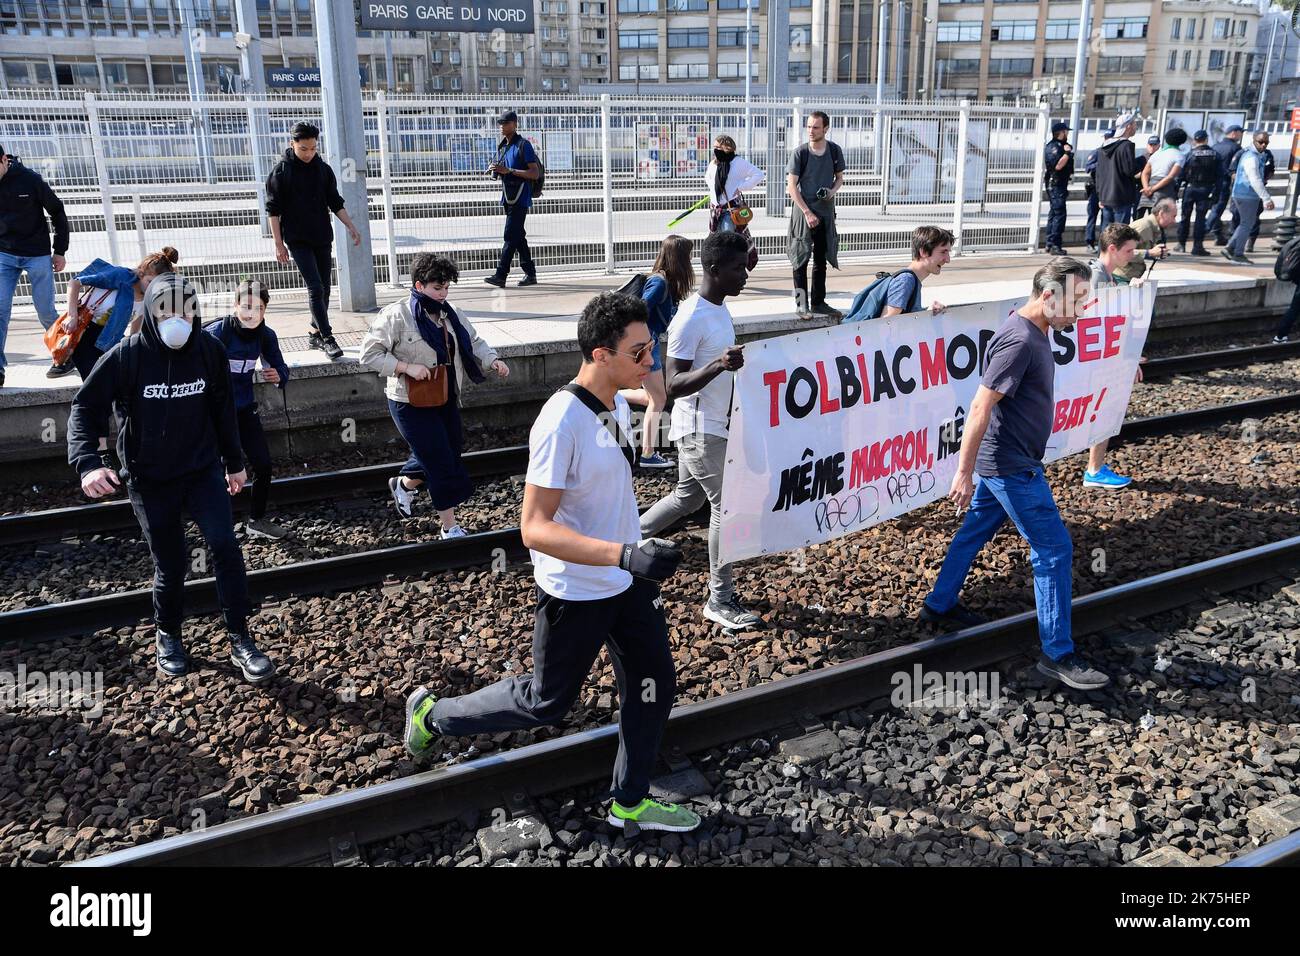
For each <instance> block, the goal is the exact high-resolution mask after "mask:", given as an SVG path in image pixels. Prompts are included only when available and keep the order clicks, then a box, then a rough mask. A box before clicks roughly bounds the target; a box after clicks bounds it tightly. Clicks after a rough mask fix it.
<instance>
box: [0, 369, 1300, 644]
mask: <svg viewBox="0 0 1300 956" xmlns="http://www.w3.org/2000/svg"><path fill="white" fill-rule="evenodd" d="M1297 408H1300V392H1294V393H1291V394H1288V395H1282V396H1276V397H1272V398H1265V399H1256V400H1252V401H1247V402H1237V403H1233V404H1231V405H1223V406H1217V407H1214V408H1205V409H1195V410H1191V411H1186V412H1177V413H1174V414H1170V415H1160V416H1154V417H1150V418H1141V419H1134V420H1131V421H1128V422H1126V423H1125V424H1124V427H1123V429H1122V430H1121V432H1120V435H1119V439H1120V440H1121V441H1123V440H1134V439H1140V438H1149V437H1153V436H1158V435H1165V434H1169V433H1171V432H1176V431H1178V430H1181V429H1186V428H1200V427H1205V426H1207V425H1215V424H1221V423H1223V422H1230V421H1238V420H1241V419H1244V418H1248V417H1253V416H1257V415H1268V414H1272V413H1275V412H1282V411H1289V410H1292V409H1297ZM526 451H527V449H526V447H525V446H517V447H514V448H506V449H499V450H494V451H489V452H480V453H477V454H478V455H479V456H480V457H479V458H478V459H476V461H477V464H476V470H477V471H478V473H479V474H483V473H484V472H483V470H482V469H484V468H489V467H498V468H504V469H506V470H512V469H514V468H520V469H522V467H523V466H524V461H525V459H526ZM467 457H468V456H467ZM397 467H398V466H396V465H391V466H390V465H382V466H370V467H366V468H355V469H348V470H347V471H342V472H331V473H326V474H321V475H310V476H304V477H303V478H292V479H285V481H286V482H297V481H304V482H311V483H312V484H313V485H314V487H315V488H316V489H317V490H320V489H322V488H327V487H329V486H330V485H331V483H345V486H346V487H347V488H349V489H352V490H353V491H354V492H355V491H356V490H357V485H356V484H355V483H356V482H358V481H362V480H365V481H369V480H371V479H373V480H375V481H379V480H380V479H381V478H382V477H383V475H385V474H390V473H395V470H396V468H397ZM358 473H363V474H365V475H366V476H367V477H366V478H365V479H362V478H358V477H357V475H358ZM340 476H341V477H340ZM300 487H301V486H300ZM363 487H364V486H363ZM336 491H337V493H339V494H342V489H341V487H340V488H338V489H336ZM113 504H114V505H119V504H120V505H126V507H127V509H128V510H127V512H126V515H125V517H126V518H127V519H129V520H130V521H131V522H132V523H134V518H133V517H131V514H130V511H129V503H127V502H114V503H113ZM105 507H109V506H108V505H89V506H84V507H82V508H75V509H61V510H60V512H61V511H72V512H76V511H90V512H96V511H97V510H98V509H100V508H105ZM60 512H40V513H38V514H57V515H59V517H58V518H57V519H55V520H56V521H58V522H59V523H60V524H62V523H64V522H66V521H68V520H70V519H69V518H67V517H66V516H64V515H63V514H61V513H60ZM26 517H28V516H21V515H20V516H15V518H26ZM696 518H697V519H698V515H697V516H696ZM8 520H13V519H9V518H6V519H0V521H8ZM28 528H29V530H30V529H31V528H32V525H31V524H28ZM526 550H527V549H525V548H524V546H523V541H522V539H521V537H520V534H519V529H518V528H517V527H511V528H504V529H500V530H494V531H488V532H483V533H480V534H472V535H468V536H466V537H464V538H453V539H447V540H440V539H439V540H429V541H422V542H417V543H414V544H405V545H398V546H396V547H391V548H380V549H375V550H369V551H362V552H359V553H354V554H347V555H338V556H332V557H326V558H319V559H315V560H309V561H299V562H295V563H292V564H287V565H280V566H278V567H272V568H264V569H261V570H253V571H249V572H248V588H249V594H250V597H251V598H252V599H253V600H254V601H255V602H274V601H276V600H280V599H287V598H290V597H293V596H298V595H309V594H322V593H327V592H330V591H335V590H347V589H350V588H355V587H361V586H365V585H373V584H376V583H380V582H383V581H385V580H387V579H389V578H394V577H396V578H403V579H405V578H410V577H411V576H412V572H413V569H414V570H415V571H417V572H424V573H432V572H438V571H450V570H457V569H463V568H472V567H479V566H483V565H489V564H491V563H492V562H493V561H494V560H495V561H500V560H503V559H504V560H505V561H510V562H513V561H516V560H518V559H521V558H523V557H524V556H525V555H526ZM185 606H186V608H187V610H188V613H191V614H203V613H208V612H211V611H214V610H216V609H217V608H218V606H219V605H218V596H217V589H216V580H215V578H211V577H206V578H199V579H195V580H191V581H187V582H186V583H185ZM151 612H152V591H151V589H150V588H135V589H132V590H129V591H122V592H117V593H112V594H103V595H97V596H94V597H87V598H81V599H78V600H72V601H63V602H60V603H55V604H43V605H37V606H34V607H28V608H21V609H18V610H13V611H7V612H4V613H0V644H6V643H14V642H18V641H39V640H49V639H53V638H58V637H67V636H75V635H80V634H85V633H88V632H91V631H94V630H98V629H100V628H105V627H118V626H123V625H127V624H132V623H134V622H136V621H138V620H140V619H141V618H144V617H148V616H149V615H150V614H151Z"/></svg>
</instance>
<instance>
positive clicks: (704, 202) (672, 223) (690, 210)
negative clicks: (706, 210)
mask: <svg viewBox="0 0 1300 956" xmlns="http://www.w3.org/2000/svg"><path fill="white" fill-rule="evenodd" d="M708 201H709V197H708V196H705V197H704V198H703V199H701V200H700V201H699V202H697V203H696V204H695V205H694V206H692V207H691V208H690V209H687V210H686V211H685V212H683V213H682V214H681V215H680V216H678V217H677V218H676V219H674V220H673V221H672V222H670V223H669V224H668V228H669V229H671V228H672V227H673V226H675V225H677V224H678V223H679V222H681V221H682V220H683V219H685V218H686V217H687V216H689V215H690V214H691V213H693V212H695V210H697V209H699V208H700V207H701V206H703V205H705V204H707V203H708Z"/></svg>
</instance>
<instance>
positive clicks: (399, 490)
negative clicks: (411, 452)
mask: <svg viewBox="0 0 1300 956" xmlns="http://www.w3.org/2000/svg"><path fill="white" fill-rule="evenodd" d="M388 490H389V491H390V492H392V495H393V504H395V505H397V513H398V514H400V515H401V516H402V517H403V518H409V517H411V503H412V502H413V501H415V492H414V491H412V490H411V489H409V488H405V487H403V485H402V477H401V475H398V476H397V477H396V478H389V479H388Z"/></svg>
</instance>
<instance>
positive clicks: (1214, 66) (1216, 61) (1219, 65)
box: [1210, 50, 1224, 70]
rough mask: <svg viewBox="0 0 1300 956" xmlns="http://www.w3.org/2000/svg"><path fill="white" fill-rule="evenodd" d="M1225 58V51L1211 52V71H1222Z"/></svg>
mask: <svg viewBox="0 0 1300 956" xmlns="http://www.w3.org/2000/svg"><path fill="white" fill-rule="evenodd" d="M1223 57H1224V51H1223V50H1211V51H1210V69H1211V70H1222V69H1223Z"/></svg>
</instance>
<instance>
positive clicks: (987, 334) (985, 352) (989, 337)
mask: <svg viewBox="0 0 1300 956" xmlns="http://www.w3.org/2000/svg"><path fill="white" fill-rule="evenodd" d="M996 334H997V333H996V332H994V331H993V330H992V329H980V375H983V374H984V370H985V369H986V368H988V365H989V343H990V342H992V341H993V336H994V335H996Z"/></svg>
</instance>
